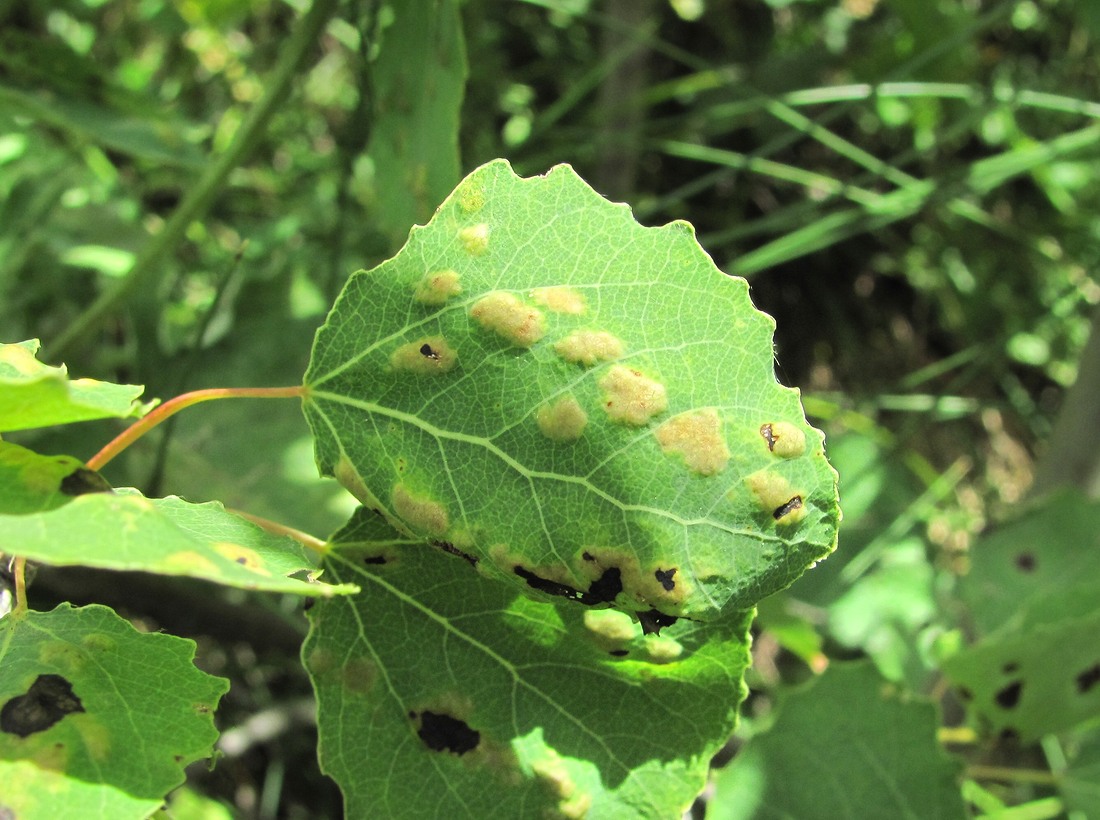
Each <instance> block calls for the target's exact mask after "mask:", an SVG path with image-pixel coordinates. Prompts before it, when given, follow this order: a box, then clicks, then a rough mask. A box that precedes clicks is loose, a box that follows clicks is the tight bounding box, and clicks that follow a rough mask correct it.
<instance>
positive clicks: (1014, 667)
mask: <svg viewBox="0 0 1100 820" xmlns="http://www.w3.org/2000/svg"><path fill="white" fill-rule="evenodd" d="M1019 669H1020V664H1018V663H1016V662H1014V661H1009V662H1008V663H1006V664H1005V665H1004V666H1002V667H1001V671H1002V672H1004V673H1005V674H1006V675H1014V674H1016V672H1017V671H1019Z"/></svg>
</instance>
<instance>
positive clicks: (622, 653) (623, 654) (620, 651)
mask: <svg viewBox="0 0 1100 820" xmlns="http://www.w3.org/2000/svg"><path fill="white" fill-rule="evenodd" d="M607 654H608V655H614V656H615V657H616V658H625V657H626V656H627V655H629V654H630V650H629V649H612V650H611V651H610V652H608V653H607Z"/></svg>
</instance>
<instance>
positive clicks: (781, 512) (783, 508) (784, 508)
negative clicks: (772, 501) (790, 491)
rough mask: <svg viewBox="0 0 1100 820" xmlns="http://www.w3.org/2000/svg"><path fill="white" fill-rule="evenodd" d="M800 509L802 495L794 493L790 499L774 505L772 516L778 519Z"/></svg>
mask: <svg viewBox="0 0 1100 820" xmlns="http://www.w3.org/2000/svg"><path fill="white" fill-rule="evenodd" d="M780 498H782V496H780ZM800 509H802V496H800V495H796V496H794V497H793V498H791V500H790V501H787V502H786V503H784V504H780V505H779V506H778V507H776V508H775V511H774V512H773V513H772V518H774V519H775V520H776V521H778V520H779V519H780V518H782V517H783V516H785V515H788V514H789V513H792V512H794V511H795V510H800Z"/></svg>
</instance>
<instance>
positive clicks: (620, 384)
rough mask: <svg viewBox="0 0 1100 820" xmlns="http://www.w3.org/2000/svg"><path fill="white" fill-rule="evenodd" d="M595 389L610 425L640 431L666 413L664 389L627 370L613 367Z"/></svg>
mask: <svg viewBox="0 0 1100 820" xmlns="http://www.w3.org/2000/svg"><path fill="white" fill-rule="evenodd" d="M599 387H600V390H601V391H602V393H603V403H604V410H605V411H606V412H607V416H608V418H610V419H611V420H612V421H618V422H622V423H623V424H632V425H634V426H635V427H641V426H642V425H643V424H646V423H648V422H649V420H650V419H652V418H653V417H654V416H658V415H660V414H661V413H663V412H665V410H667V409H668V394H667V393H666V392H665V386H664V385H663V384H661V383H660V382H657V381H654V380H653V379H651V378H649V377H648V376H646V375H644V374H643V373H641V372H640V371H638V370H634V369H632V368H629V367H623V366H622V365H615V366H614V367H612V368H611V369H610V370H608V371H607V374H606V375H605V376H604V377H603V378H602V379H600V381H599Z"/></svg>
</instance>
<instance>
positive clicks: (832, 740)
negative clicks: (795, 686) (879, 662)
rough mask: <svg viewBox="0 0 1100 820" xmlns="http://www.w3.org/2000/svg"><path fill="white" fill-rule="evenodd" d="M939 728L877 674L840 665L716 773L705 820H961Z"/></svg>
mask: <svg viewBox="0 0 1100 820" xmlns="http://www.w3.org/2000/svg"><path fill="white" fill-rule="evenodd" d="M938 726H939V720H938V718H937V714H936V707H935V706H934V705H933V704H931V703H925V702H920V701H910V700H909V699H907V698H906V697H905V696H904V695H903V694H902V693H901V692H900V690H899V689H898V688H897V687H896V686H894V685H893V684H890V683H887V682H886V681H884V680H883V679H882V678H880V677H879V675H878V673H877V672H876V671H875V669H874V667H873V666H872V665H871V664H869V663H854V664H837V665H834V666H832V667H830V668H829V670H828V671H827V672H826V673H825V674H824V675H822V676H821V677H820V678H819V679H817V680H816V681H814V682H813V683H812V684H811V685H809V686H807V687H804V688H802V689H800V690H798V691H795V692H792V693H791V694H790V695H788V696H787V697H786V698H785V699H783V700H782V702H781V703H780V711H779V715H778V717H777V718H776V721H775V724H774V726H772V728H771V729H770V730H769V731H767V732H766V733H764V734H761V735H757V736H756V737H754V738H752V739H751V740H750V741H749V742H748V743H747V744H746V745H745V747H744V748H743V749H742V750H741V751H740V752H738V754H737V757H735V758H734V759H733V761H732V762H731V763H730V764H729V766H727V767H726V768H725V769H723V770H721V771H720V772H719V773H718V775H717V778H716V781H717V782H716V787H717V788H716V790H715V794H714V797H713V799H712V800H711V801H710V803H709V804H708V806H707V820H742V818H744V820H749V818H753V820H764V819H765V818H793V817H828V818H830V820H864V818H869V817H891V818H906V819H907V820H925V818H929V817H943V818H961V817H965V816H966V811H965V809H964V807H963V802H962V797H961V795H960V793H959V786H958V782H957V779H958V776H959V774H960V771H959V770H960V766H958V765H957V764H956V763H954V762H952V761H951V760H950V759H949V758H948V757H947V756H946V755H945V754H944V753H943V752H942V750H941V749H940V746H939V744H938V742H937V740H936V730H937V728H938Z"/></svg>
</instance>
